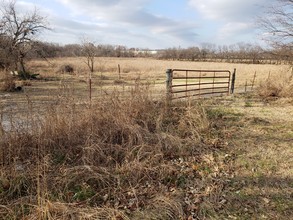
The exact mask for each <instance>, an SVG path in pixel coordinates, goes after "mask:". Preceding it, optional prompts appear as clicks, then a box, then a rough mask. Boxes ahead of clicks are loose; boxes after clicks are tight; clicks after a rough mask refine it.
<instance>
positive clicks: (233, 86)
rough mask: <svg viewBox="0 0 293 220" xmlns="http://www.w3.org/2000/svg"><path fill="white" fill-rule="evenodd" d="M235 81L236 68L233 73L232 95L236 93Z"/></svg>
mask: <svg viewBox="0 0 293 220" xmlns="http://www.w3.org/2000/svg"><path fill="white" fill-rule="evenodd" d="M235 79H236V68H235V69H234V72H233V74H232V83H231V94H233V93H234V89H235Z"/></svg>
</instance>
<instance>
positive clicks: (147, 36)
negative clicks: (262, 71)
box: [17, 0, 274, 49]
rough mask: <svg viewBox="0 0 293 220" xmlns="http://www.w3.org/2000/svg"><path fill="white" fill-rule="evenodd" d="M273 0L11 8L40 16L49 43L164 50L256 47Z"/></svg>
mask: <svg viewBox="0 0 293 220" xmlns="http://www.w3.org/2000/svg"><path fill="white" fill-rule="evenodd" d="M273 1H274V0H17V9H19V10H21V11H26V10H28V11H30V10H32V9H33V8H34V7H36V8H37V9H38V10H39V13H41V14H42V15H44V16H46V18H47V20H48V23H49V26H50V28H51V30H50V31H46V32H45V33H43V34H42V35H40V36H39V38H40V40H42V41H46V42H52V43H59V44H61V45H64V44H74V43H80V42H81V41H82V39H83V38H86V39H88V40H90V41H92V42H95V43H96V44H111V45H124V46H127V47H128V48H132V47H134V48H148V49H164V48H170V47H182V48H187V47H192V46H199V45H201V44H203V43H212V44H216V45H230V44H234V43H238V42H245V43H251V44H262V40H261V34H260V31H259V29H258V28H257V25H256V23H257V22H256V20H257V17H258V16H261V15H262V13H263V11H264V10H265V8H266V6H267V5H268V4H270V3H272V2H273Z"/></svg>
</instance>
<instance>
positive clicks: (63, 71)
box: [59, 64, 74, 73]
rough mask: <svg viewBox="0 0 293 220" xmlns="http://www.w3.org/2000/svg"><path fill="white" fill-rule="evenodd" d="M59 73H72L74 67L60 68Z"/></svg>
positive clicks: (64, 66) (69, 65)
mask: <svg viewBox="0 0 293 220" xmlns="http://www.w3.org/2000/svg"><path fill="white" fill-rule="evenodd" d="M59 71H60V72H61V73H74V66H73V65H71V64H66V65H63V66H61V67H60V70H59Z"/></svg>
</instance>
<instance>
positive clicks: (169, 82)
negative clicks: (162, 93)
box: [166, 69, 173, 101]
mask: <svg viewBox="0 0 293 220" xmlns="http://www.w3.org/2000/svg"><path fill="white" fill-rule="evenodd" d="M166 75H167V80H166V90H167V100H168V101H171V99H172V78H173V71H172V69H167V70H166Z"/></svg>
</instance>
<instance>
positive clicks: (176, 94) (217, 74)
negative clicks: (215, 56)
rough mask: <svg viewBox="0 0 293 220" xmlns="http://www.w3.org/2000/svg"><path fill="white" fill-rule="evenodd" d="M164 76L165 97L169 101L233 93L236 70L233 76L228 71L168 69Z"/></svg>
mask: <svg viewBox="0 0 293 220" xmlns="http://www.w3.org/2000/svg"><path fill="white" fill-rule="evenodd" d="M166 74H167V81H166V82H167V96H168V98H170V99H180V98H188V97H192V96H196V97H199V98H200V97H211V96H215V95H216V94H229V93H233V92H234V83H235V75H236V69H234V72H233V74H231V72H230V71H229V70H186V69H168V70H167V71H166ZM231 77H232V80H231Z"/></svg>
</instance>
